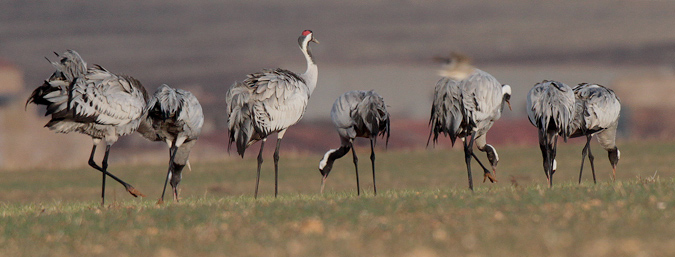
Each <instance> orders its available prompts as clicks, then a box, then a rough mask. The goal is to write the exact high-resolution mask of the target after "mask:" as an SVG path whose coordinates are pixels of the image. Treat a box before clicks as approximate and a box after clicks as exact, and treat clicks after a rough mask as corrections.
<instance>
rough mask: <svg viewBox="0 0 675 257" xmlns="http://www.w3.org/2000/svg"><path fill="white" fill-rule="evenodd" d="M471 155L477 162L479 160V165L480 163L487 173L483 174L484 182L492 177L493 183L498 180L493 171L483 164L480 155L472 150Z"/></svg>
mask: <svg viewBox="0 0 675 257" xmlns="http://www.w3.org/2000/svg"><path fill="white" fill-rule="evenodd" d="M471 156H473V158H474V159H475V160H476V162H478V165H480V167H481V168H483V172H484V174H485V175H484V176H483V182H485V180H486V179H490V182H492V183H494V182H497V179H496V178H495V177H494V176H492V172H490V170H488V169H487V168H485V165H483V163H482V162H480V160H479V159H478V156H476V153H474V152H473V151H471Z"/></svg>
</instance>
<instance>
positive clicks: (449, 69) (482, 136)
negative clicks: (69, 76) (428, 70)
mask: <svg viewBox="0 0 675 257" xmlns="http://www.w3.org/2000/svg"><path fill="white" fill-rule="evenodd" d="M442 61H444V62H445V65H444V69H443V70H441V72H440V75H441V76H442V77H443V78H441V79H440V80H439V81H438V82H437V83H436V88H435V90H434V102H433V104H432V106H431V118H430V119H429V125H430V126H431V131H430V132H429V139H428V140H427V145H429V141H430V140H431V138H432V135H433V141H434V144H435V143H436V142H437V141H438V135H439V134H441V133H443V134H444V135H446V136H449V137H450V140H451V141H452V144H453V145H454V144H455V140H456V139H457V138H458V137H459V138H460V139H461V140H462V142H463V144H464V160H465V162H466V169H467V173H468V177H469V189H471V190H473V178H472V176H471V157H473V158H474V159H476V161H477V162H478V164H479V165H480V166H481V167H482V168H483V171H484V177H483V181H485V179H486V178H487V179H490V182H495V181H497V180H496V178H495V177H494V176H493V175H492V173H491V172H490V171H489V170H488V169H487V168H486V167H485V166H484V165H483V164H482V163H481V162H480V160H479V159H478V157H477V156H476V155H475V154H474V153H473V143H474V142H476V145H477V147H478V150H480V151H482V152H485V153H486V154H487V157H488V160H489V161H490V164H491V165H492V170H493V171H494V172H496V167H497V163H498V162H499V155H498V154H497V150H495V148H494V147H493V146H492V145H490V144H487V140H486V136H487V132H488V130H489V129H490V128H491V127H492V125H493V124H494V122H495V121H496V120H497V119H499V118H500V117H501V115H502V109H503V107H504V103H506V104H507V105H508V106H509V109H511V104H510V102H509V101H510V99H511V87H510V86H509V85H502V84H500V83H499V82H498V81H497V79H495V77H493V76H492V75H490V74H489V73H487V72H485V71H482V70H479V69H477V68H474V67H473V66H472V65H471V64H470V63H469V60H468V58H467V57H465V56H462V55H459V54H453V55H452V56H451V57H450V58H447V59H442ZM469 136H471V139H469Z"/></svg>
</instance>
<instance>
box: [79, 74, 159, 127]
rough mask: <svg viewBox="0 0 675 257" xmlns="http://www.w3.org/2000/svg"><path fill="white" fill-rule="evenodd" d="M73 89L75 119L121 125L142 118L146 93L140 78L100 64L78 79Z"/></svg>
mask: <svg viewBox="0 0 675 257" xmlns="http://www.w3.org/2000/svg"><path fill="white" fill-rule="evenodd" d="M70 90H71V92H70V94H71V95H70V96H69V97H70V101H69V103H70V107H71V108H72V114H73V116H72V119H73V121H75V122H90V121H93V122H95V123H97V124H102V125H122V124H126V123H129V122H130V121H132V120H136V119H139V118H140V117H141V116H142V115H143V112H144V109H145V104H146V103H145V101H146V100H145V99H146V95H147V93H145V90H144V89H142V86H140V82H138V81H137V80H135V79H133V78H131V77H125V76H118V75H115V74H113V73H110V72H108V71H106V70H105V69H103V68H101V67H100V66H97V67H95V68H92V69H90V70H89V73H88V74H87V75H86V76H85V78H84V79H81V78H78V79H76V81H75V82H74V83H73V85H72V88H71V89H70Z"/></svg>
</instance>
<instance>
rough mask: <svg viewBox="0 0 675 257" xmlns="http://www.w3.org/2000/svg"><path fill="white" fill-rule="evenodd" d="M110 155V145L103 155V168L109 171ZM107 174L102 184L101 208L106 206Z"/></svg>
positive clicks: (106, 147)
mask: <svg viewBox="0 0 675 257" xmlns="http://www.w3.org/2000/svg"><path fill="white" fill-rule="evenodd" d="M109 154H110V145H106V146H105V155H103V162H102V163H101V168H103V170H105V171H108V155H109ZM105 177H106V175H105V173H103V181H102V182H101V206H103V205H104V204H105Z"/></svg>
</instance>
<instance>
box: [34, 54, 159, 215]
mask: <svg viewBox="0 0 675 257" xmlns="http://www.w3.org/2000/svg"><path fill="white" fill-rule="evenodd" d="M57 56H59V55H58V54H57ZM59 57H60V58H61V59H60V60H59V61H58V62H51V63H52V65H53V66H54V68H55V69H56V71H55V72H54V73H53V74H52V75H51V76H50V78H49V79H48V80H47V81H45V82H44V84H43V85H42V86H40V87H38V88H36V89H35V90H34V91H33V93H32V94H31V96H30V97H29V98H28V100H27V101H26V104H29V103H35V104H36V105H46V106H47V111H46V114H45V115H51V120H50V121H49V122H48V123H47V125H45V126H46V127H49V129H51V130H53V131H55V132H58V133H70V132H79V133H82V134H86V135H89V136H91V137H92V139H93V143H94V145H93V147H92V151H91V155H90V158H89V165H90V166H92V167H93V168H95V169H97V170H99V171H101V172H102V173H103V183H102V195H101V198H102V203H103V201H104V199H105V198H104V196H105V177H106V176H110V177H111V178H113V179H115V180H116V181H118V182H120V183H121V184H122V185H124V186H125V188H126V189H127V191H128V192H129V193H131V194H132V195H134V196H138V195H142V194H141V193H140V192H138V190H136V189H135V188H133V187H132V186H131V185H129V184H127V183H125V182H124V181H122V180H120V179H119V178H117V177H115V176H113V175H112V174H110V173H109V172H108V171H107V166H108V163H107V160H108V154H109V151H110V146H111V145H113V144H114V143H115V142H116V141H117V139H118V138H119V137H120V136H124V135H128V134H130V133H133V132H134V131H135V130H136V129H137V128H138V126H139V124H140V122H141V119H142V117H143V116H144V115H145V106H146V101H147V92H146V91H145V88H143V86H142V85H141V83H140V82H139V81H138V80H136V79H134V78H132V77H129V76H125V75H116V74H113V73H111V72H109V71H107V70H106V69H104V68H103V67H101V66H98V65H96V66H94V67H92V68H89V69H87V67H86V62H84V60H83V59H82V58H81V57H80V55H79V54H78V53H77V52H75V51H72V50H68V51H66V52H65V53H63V54H62V55H60V56H59ZM101 140H103V141H105V143H106V153H105V157H104V159H103V162H102V165H101V166H100V167H99V166H98V165H97V164H96V163H95V162H94V160H93V157H94V153H95V151H96V145H97V144H98V143H99V142H100V141H101Z"/></svg>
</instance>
